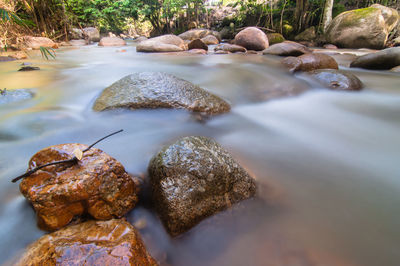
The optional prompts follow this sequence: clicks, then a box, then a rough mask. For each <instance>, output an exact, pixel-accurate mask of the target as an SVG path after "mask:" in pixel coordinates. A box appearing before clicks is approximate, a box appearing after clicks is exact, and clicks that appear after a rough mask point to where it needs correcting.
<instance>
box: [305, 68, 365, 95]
mask: <svg viewBox="0 0 400 266" xmlns="http://www.w3.org/2000/svg"><path fill="white" fill-rule="evenodd" d="M308 74H310V75H311V76H312V77H313V78H314V79H315V80H317V81H318V82H319V83H321V84H322V85H324V86H325V87H328V88H330V89H333V90H346V91H359V90H361V89H362V88H363V84H362V82H361V80H360V79H359V78H358V77H357V76H355V75H354V74H351V73H349V72H345V71H343V70H336V69H318V70H314V71H311V72H309V73H308Z"/></svg>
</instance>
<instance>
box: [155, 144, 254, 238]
mask: <svg viewBox="0 0 400 266" xmlns="http://www.w3.org/2000/svg"><path fill="white" fill-rule="evenodd" d="M148 171H149V175H150V180H151V185H152V197H153V201H154V205H155V207H156V209H157V211H158V213H159V215H160V217H161V220H162V221H163V223H164V225H165V227H166V229H167V230H168V232H169V233H170V234H171V235H172V236H176V235H179V234H181V233H183V232H185V231H187V230H189V229H190V228H192V227H193V226H195V225H196V224H197V223H199V222H200V221H202V220H203V219H204V218H206V217H209V216H211V215H213V214H215V213H217V212H219V211H222V210H224V209H227V208H229V207H231V205H232V204H235V203H238V202H240V201H242V200H245V199H248V198H251V197H252V196H254V195H255V193H256V184H255V181H254V179H253V178H252V177H251V176H250V175H249V174H248V173H247V172H246V171H245V170H244V169H243V168H242V167H241V166H240V165H239V164H238V163H237V162H236V161H235V160H234V159H233V158H232V156H231V155H230V154H229V153H228V152H227V151H225V150H224V149H223V148H222V147H221V146H220V145H219V144H218V143H216V142H215V141H213V140H211V139H209V138H206V137H193V136H191V137H184V138H181V139H179V140H178V141H176V142H175V143H173V144H172V145H169V146H165V147H164V148H163V149H162V150H161V151H160V152H159V153H158V154H157V155H155V156H154V157H153V158H152V159H151V161H150V164H149V169H148Z"/></svg>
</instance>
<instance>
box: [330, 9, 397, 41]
mask: <svg viewBox="0 0 400 266" xmlns="http://www.w3.org/2000/svg"><path fill="white" fill-rule="evenodd" d="M398 21H399V14H398V12H397V11H396V10H395V9H392V8H388V7H385V6H381V5H378V4H375V5H372V6H370V7H367V8H362V9H355V10H351V11H346V12H343V13H341V14H339V15H338V16H336V17H335V18H334V19H333V20H332V22H331V23H330V24H329V26H328V28H327V31H326V37H327V40H328V42H330V43H333V44H335V45H337V46H339V47H344V48H372V49H382V48H383V47H384V46H385V44H386V41H387V39H388V35H389V33H390V32H391V30H393V28H394V27H395V26H396V24H397V22H398Z"/></svg>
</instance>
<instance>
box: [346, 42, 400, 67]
mask: <svg viewBox="0 0 400 266" xmlns="http://www.w3.org/2000/svg"><path fill="white" fill-rule="evenodd" d="M399 65H400V47H393V48H387V49H384V50H381V51H378V52H375V53H370V54H366V55H363V56H360V57H358V58H357V59H356V60H354V61H353V62H352V63H351V64H350V67H360V68H366V69H391V68H393V67H396V66H399Z"/></svg>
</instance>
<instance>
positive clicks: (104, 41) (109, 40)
mask: <svg viewBox="0 0 400 266" xmlns="http://www.w3.org/2000/svg"><path fill="white" fill-rule="evenodd" d="M125 45H126V42H125V41H124V40H123V39H121V38H119V37H103V38H101V40H100V42H99V46H125Z"/></svg>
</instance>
